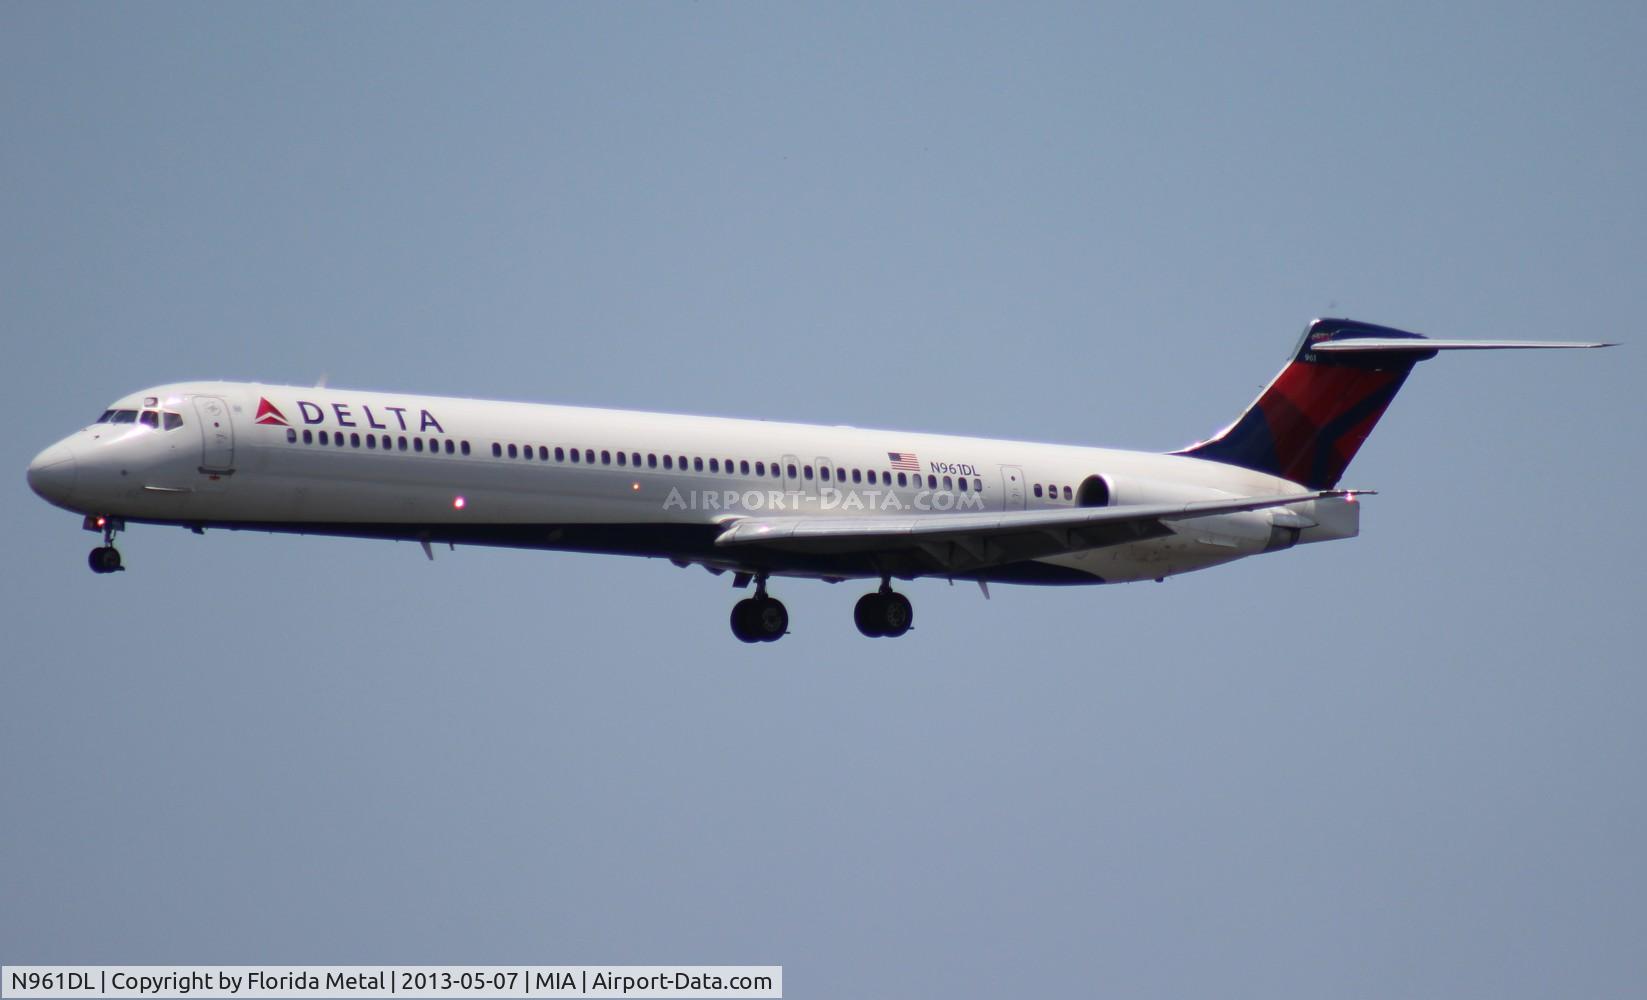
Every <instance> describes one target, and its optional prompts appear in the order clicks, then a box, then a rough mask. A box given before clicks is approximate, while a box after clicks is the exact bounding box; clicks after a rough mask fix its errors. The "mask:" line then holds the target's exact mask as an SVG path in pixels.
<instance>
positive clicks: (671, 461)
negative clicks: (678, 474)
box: [663, 455, 675, 469]
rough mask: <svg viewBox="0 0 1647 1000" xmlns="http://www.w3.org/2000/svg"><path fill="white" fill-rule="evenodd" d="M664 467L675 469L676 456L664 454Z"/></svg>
mask: <svg viewBox="0 0 1647 1000" xmlns="http://www.w3.org/2000/svg"><path fill="white" fill-rule="evenodd" d="M663 467H664V468H666V469H673V468H674V467H675V458H674V456H672V455H665V456H663Z"/></svg>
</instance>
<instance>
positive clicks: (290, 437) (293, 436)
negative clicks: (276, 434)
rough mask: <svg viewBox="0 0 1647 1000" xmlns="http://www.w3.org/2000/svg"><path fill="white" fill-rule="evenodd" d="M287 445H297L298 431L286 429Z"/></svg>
mask: <svg viewBox="0 0 1647 1000" xmlns="http://www.w3.org/2000/svg"><path fill="white" fill-rule="evenodd" d="M286 443H287V444H297V431H294V430H292V429H291V428H290V427H288V428H286Z"/></svg>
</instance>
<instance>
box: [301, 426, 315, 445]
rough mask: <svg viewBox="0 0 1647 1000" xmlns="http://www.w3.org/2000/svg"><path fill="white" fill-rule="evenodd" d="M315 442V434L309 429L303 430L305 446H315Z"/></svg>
mask: <svg viewBox="0 0 1647 1000" xmlns="http://www.w3.org/2000/svg"><path fill="white" fill-rule="evenodd" d="M314 442H315V436H314V432H313V431H310V430H309V429H308V428H307V427H305V428H303V443H304V444H314Z"/></svg>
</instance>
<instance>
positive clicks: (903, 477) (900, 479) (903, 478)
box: [898, 472, 909, 486]
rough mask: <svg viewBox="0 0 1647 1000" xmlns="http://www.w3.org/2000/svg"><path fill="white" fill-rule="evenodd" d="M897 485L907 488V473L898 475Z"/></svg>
mask: <svg viewBox="0 0 1647 1000" xmlns="http://www.w3.org/2000/svg"><path fill="white" fill-rule="evenodd" d="M898 485H899V486H908V485H909V476H908V474H907V473H903V472H900V473H898Z"/></svg>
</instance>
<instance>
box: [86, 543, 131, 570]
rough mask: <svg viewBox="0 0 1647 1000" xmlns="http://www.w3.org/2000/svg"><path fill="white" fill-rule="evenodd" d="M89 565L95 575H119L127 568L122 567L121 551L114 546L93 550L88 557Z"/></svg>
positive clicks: (101, 546)
mask: <svg viewBox="0 0 1647 1000" xmlns="http://www.w3.org/2000/svg"><path fill="white" fill-rule="evenodd" d="M86 563H87V565H89V566H91V571H92V572H93V573H118V572H120V571H121V570H123V569H125V568H126V567H124V566H122V565H120V550H119V549H117V548H115V547H114V546H112V545H100V546H98V547H97V548H95V549H92V550H91V555H89V556H87V557H86Z"/></svg>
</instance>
